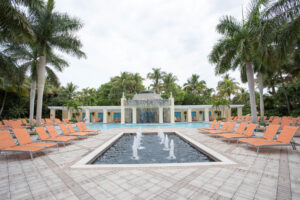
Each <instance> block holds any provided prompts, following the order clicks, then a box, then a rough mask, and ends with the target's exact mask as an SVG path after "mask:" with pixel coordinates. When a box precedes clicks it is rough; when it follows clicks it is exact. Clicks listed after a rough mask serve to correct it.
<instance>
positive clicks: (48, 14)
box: [32, 0, 85, 125]
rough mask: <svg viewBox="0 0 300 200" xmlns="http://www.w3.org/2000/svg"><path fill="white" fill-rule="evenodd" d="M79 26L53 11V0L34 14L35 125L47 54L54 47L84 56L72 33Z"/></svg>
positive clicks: (38, 112) (40, 110)
mask: <svg viewBox="0 0 300 200" xmlns="http://www.w3.org/2000/svg"><path fill="white" fill-rule="evenodd" d="M81 27H82V24H81V23H80V21H79V20H78V19H75V18H71V17H69V16H68V15H67V14H60V13H58V12H55V11H54V0H48V2H47V5H46V6H45V7H43V8H42V9H39V10H38V11H37V12H36V14H35V17H34V20H33V23H32V29H33V30H34V33H35V35H36V42H35V44H36V45H37V47H38V56H39V64H38V68H37V108H36V120H37V125H40V124H41V117H42V106H43V93H44V86H45V71H46V57H47V54H48V52H53V48H56V49H58V50H60V51H62V52H65V53H68V54H71V55H74V56H77V57H78V58H82V57H85V54H84V53H83V52H82V51H81V50H80V48H81V46H82V44H81V42H80V40H79V39H78V38H77V37H76V36H75V35H74V33H75V32H76V31H78V30H79V29H80V28H81Z"/></svg>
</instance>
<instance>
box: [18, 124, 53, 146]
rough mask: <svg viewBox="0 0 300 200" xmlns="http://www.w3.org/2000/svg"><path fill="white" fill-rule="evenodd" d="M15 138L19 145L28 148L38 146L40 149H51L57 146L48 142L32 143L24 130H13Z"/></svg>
mask: <svg viewBox="0 0 300 200" xmlns="http://www.w3.org/2000/svg"><path fill="white" fill-rule="evenodd" d="M13 132H14V134H15V136H16V137H17V139H18V141H19V144H21V145H29V146H40V147H53V146H57V143H53V142H52V143H50V142H49V143H48V142H32V140H31V138H30V136H29V135H28V133H27V130H26V129H25V128H20V129H13Z"/></svg>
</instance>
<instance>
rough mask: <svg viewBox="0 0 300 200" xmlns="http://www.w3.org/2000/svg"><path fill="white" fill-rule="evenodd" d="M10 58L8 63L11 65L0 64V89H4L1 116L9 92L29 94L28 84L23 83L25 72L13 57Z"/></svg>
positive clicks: (0, 109) (0, 108)
mask: <svg viewBox="0 0 300 200" xmlns="http://www.w3.org/2000/svg"><path fill="white" fill-rule="evenodd" d="M9 60H11V63H10V64H9V63H8V64H9V65H5V66H1V65H0V72H1V73H0V89H1V90H3V91H4V94H3V96H2V103H1V107H0V117H1V114H2V112H3V109H4V106H5V103H6V98H7V94H8V93H9V92H16V93H20V94H22V95H27V92H26V91H27V88H25V87H26V85H25V84H23V83H24V81H25V72H24V71H23V70H22V69H20V68H19V67H18V66H17V65H15V61H13V59H12V58H9ZM7 66H9V68H7Z"/></svg>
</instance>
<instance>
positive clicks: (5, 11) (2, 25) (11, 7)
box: [0, 0, 43, 42]
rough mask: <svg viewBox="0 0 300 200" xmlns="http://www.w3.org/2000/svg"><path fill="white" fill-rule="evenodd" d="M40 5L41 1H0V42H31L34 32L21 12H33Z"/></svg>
mask: <svg viewBox="0 0 300 200" xmlns="http://www.w3.org/2000/svg"><path fill="white" fill-rule="evenodd" d="M42 5H43V1H42V0H4V1H0V13H1V15H0V41H4V40H5V41H11V42H24V41H33V40H34V39H35V36H34V32H33V30H32V28H31V25H30V23H29V21H28V19H27V17H26V15H25V13H24V12H23V10H24V7H25V8H29V11H30V12H35V11H36V10H37V9H39V8H40V7H41V6H42Z"/></svg>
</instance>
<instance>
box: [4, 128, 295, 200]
mask: <svg viewBox="0 0 300 200" xmlns="http://www.w3.org/2000/svg"><path fill="white" fill-rule="evenodd" d="M162 129H163V130H165V131H174V130H177V131H179V132H181V133H183V134H186V135H187V136H189V137H191V138H192V139H194V140H197V141H199V142H201V143H202V144H204V145H206V146H208V147H210V148H211V149H214V150H215V151H217V152H219V153H221V154H223V155H225V156H226V157H228V158H230V159H231V160H233V161H235V162H236V163H237V164H236V165H227V166H201V167H176V168H174V167H171V168H166V167H162V168H142V169H139V168H135V169H132V168H131V169H129V168H128V169H71V168H70V166H71V165H73V164H74V163H75V162H77V161H78V160H79V159H80V158H82V156H84V155H86V154H88V153H89V152H91V151H92V150H94V149H95V148H96V147H98V146H100V145H101V144H103V143H104V142H105V141H107V140H109V139H110V138H111V137H113V136H115V135H116V134H118V133H120V132H121V131H123V130H126V131H129V130H136V129H133V128H132V129H113V130H107V131H103V132H102V133H101V134H99V135H97V136H92V137H89V138H88V139H84V140H80V141H75V142H73V144H71V145H67V146H66V147H60V148H59V151H58V150H57V149H52V150H51V151H49V154H48V155H44V154H43V153H40V154H39V155H35V158H34V160H33V161H31V160H30V158H29V155H28V154H22V153H21V154H6V153H2V154H1V156H0V199H20V200H26V199H37V200H40V199H63V200H67V199H70V200H73V199H97V200H98V199H99V200H102V199H114V200H118V199H120V200H124V199H155V200H160V199H197V200H198V199H201V200H202V199H284V200H286V199H295V200H296V199H300V150H299V149H300V147H298V149H297V150H292V148H291V147H277V148H265V149H261V151H260V153H259V154H257V153H256V151H255V150H254V149H247V148H246V146H245V145H237V144H236V143H231V144H227V143H226V142H224V141H222V140H221V139H215V138H212V137H209V136H206V135H204V134H201V133H198V131H197V130H195V129H184V128H170V127H168V128H162ZM143 130H147V131H151V130H152V129H151V128H143ZM153 130H157V129H156V128H155V129H153ZM295 140H296V142H298V143H300V138H296V139H295Z"/></svg>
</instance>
